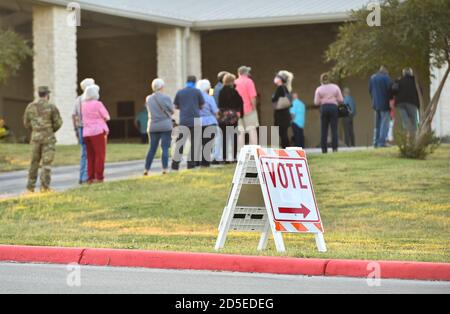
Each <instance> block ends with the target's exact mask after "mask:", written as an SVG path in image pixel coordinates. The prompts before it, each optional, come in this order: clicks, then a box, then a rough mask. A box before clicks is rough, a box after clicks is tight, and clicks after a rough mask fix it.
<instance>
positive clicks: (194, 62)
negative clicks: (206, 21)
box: [187, 31, 213, 83]
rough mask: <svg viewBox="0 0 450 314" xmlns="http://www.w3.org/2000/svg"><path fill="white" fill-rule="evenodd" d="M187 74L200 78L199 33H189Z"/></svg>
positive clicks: (200, 48)
mask: <svg viewBox="0 0 450 314" xmlns="http://www.w3.org/2000/svg"><path fill="white" fill-rule="evenodd" d="M187 72H188V75H195V76H196V77H197V79H201V78H202V36H201V33H199V32H192V31H191V32H189V36H188V47H187ZM212 83H213V82H212Z"/></svg>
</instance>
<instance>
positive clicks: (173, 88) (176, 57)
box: [156, 27, 185, 97]
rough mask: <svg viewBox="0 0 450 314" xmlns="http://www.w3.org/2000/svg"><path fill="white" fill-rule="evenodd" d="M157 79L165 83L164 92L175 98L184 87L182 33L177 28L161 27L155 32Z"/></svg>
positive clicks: (180, 29)
mask: <svg viewBox="0 0 450 314" xmlns="http://www.w3.org/2000/svg"><path fill="white" fill-rule="evenodd" d="M156 45H157V55H158V57H157V62H158V77H159V78H161V79H163V80H164V81H165V83H166V87H165V92H166V93H167V94H168V95H169V96H170V97H175V94H176V92H177V90H179V89H180V88H181V87H183V85H184V81H185V78H184V76H185V63H184V57H185V56H184V31H183V29H182V28H179V27H161V28H158V32H157V44H156Z"/></svg>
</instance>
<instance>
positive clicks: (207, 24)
mask: <svg viewBox="0 0 450 314" xmlns="http://www.w3.org/2000/svg"><path fill="white" fill-rule="evenodd" d="M349 18H350V13H332V14H317V15H316V14H315V15H297V16H283V17H265V18H253V19H233V20H218V21H200V22H194V23H193V26H192V28H193V29H194V30H219V29H232V28H251V27H271V26H288V25H302V24H321V23H341V22H345V21H347V20H349Z"/></svg>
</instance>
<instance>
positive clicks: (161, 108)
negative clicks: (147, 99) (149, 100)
mask: <svg viewBox="0 0 450 314" xmlns="http://www.w3.org/2000/svg"><path fill="white" fill-rule="evenodd" d="M153 98H154V99H155V102H156V104H157V105H158V107H159V109H160V110H161V111H162V112H164V113H165V114H166V116H167V117H168V118H170V119H171V120H172V127H173V128H174V129H175V128H176V127H178V124H177V122H176V121H175V119H172V115H171V114H170V113H168V112H167V111H166V110H164V108H163V106H161V104H160V103H159V100H158V98H156V95H155V97H153Z"/></svg>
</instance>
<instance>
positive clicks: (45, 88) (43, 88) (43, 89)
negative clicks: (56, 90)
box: [38, 86, 50, 94]
mask: <svg viewBox="0 0 450 314" xmlns="http://www.w3.org/2000/svg"><path fill="white" fill-rule="evenodd" d="M38 92H39V93H40V94H41V93H42V94H44V93H47V94H50V89H49V88H48V86H39V88H38Z"/></svg>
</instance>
